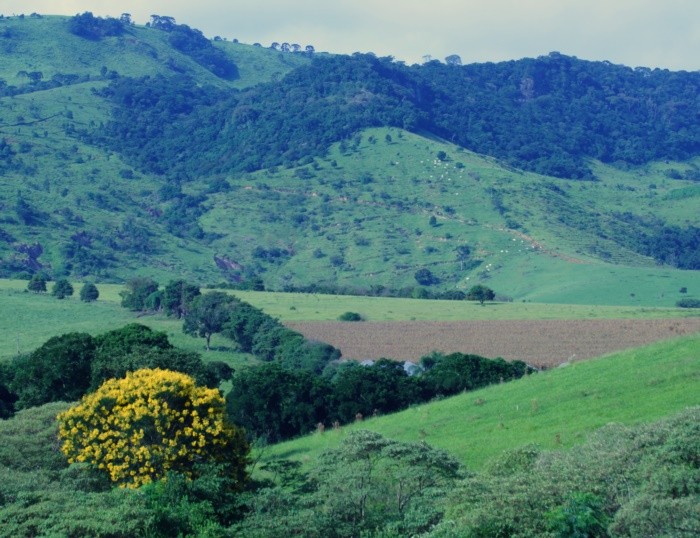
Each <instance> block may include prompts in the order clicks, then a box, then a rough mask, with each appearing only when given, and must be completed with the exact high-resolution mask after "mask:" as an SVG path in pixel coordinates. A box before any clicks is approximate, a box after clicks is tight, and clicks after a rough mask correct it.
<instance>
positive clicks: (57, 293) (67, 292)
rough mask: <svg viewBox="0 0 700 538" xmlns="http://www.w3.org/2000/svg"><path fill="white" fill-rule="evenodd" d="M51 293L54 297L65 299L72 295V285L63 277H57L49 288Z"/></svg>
mask: <svg viewBox="0 0 700 538" xmlns="http://www.w3.org/2000/svg"><path fill="white" fill-rule="evenodd" d="M51 295H53V296H54V297H56V299H65V298H66V297H70V296H71V295H73V286H72V284H71V283H70V282H68V280H66V279H65V278H59V279H58V280H57V281H56V282H55V283H54V285H53V288H52V289H51Z"/></svg>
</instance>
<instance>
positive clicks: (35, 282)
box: [27, 273, 46, 293]
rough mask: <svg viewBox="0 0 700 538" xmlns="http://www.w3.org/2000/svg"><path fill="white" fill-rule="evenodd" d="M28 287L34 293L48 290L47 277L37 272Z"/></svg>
mask: <svg viewBox="0 0 700 538" xmlns="http://www.w3.org/2000/svg"><path fill="white" fill-rule="evenodd" d="M27 289H28V290H29V291H33V292H34V293H44V292H46V277H45V276H44V275H42V274H41V273H36V274H35V275H34V276H33V277H32V279H31V280H30V281H29V283H28V284H27Z"/></svg>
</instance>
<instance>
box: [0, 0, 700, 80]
mask: <svg viewBox="0 0 700 538" xmlns="http://www.w3.org/2000/svg"><path fill="white" fill-rule="evenodd" d="M84 11H92V13H93V14H95V15H99V16H107V15H108V16H113V17H118V16H119V15H120V14H121V13H123V12H127V13H131V15H132V18H133V19H134V21H135V22H136V23H137V24H145V23H146V22H147V21H148V20H149V19H150V15H151V14H158V15H169V16H172V17H175V19H176V21H177V22H178V23H181V24H187V25H189V26H191V27H193V28H198V29H200V30H202V32H204V34H205V35H206V36H207V37H213V36H215V35H219V36H221V37H225V38H228V39H234V38H237V39H238V40H239V41H241V42H243V43H251V44H252V43H255V42H259V43H261V44H262V45H265V46H267V45H269V44H270V43H272V42H273V41H277V42H280V43H282V42H285V41H286V42H288V43H298V44H300V45H302V47H304V46H306V45H313V46H314V47H315V48H316V50H318V51H327V52H335V53H343V54H346V53H352V52H356V51H359V52H374V53H375V54H377V55H378V56H394V57H395V58H396V59H397V60H403V61H405V62H406V63H408V64H412V63H421V62H422V61H423V57H424V56H425V55H431V56H432V58H433V59H439V60H444V58H445V57H446V56H448V55H451V54H458V55H459V56H461V58H462V61H463V63H472V62H487V61H502V60H511V59H519V58H523V57H536V56H541V55H544V54H547V53H549V52H551V51H558V52H561V53H562V54H567V55H571V56H577V57H578V58H581V59H586V60H608V61H611V62H613V63H617V64H625V65H629V66H631V67H636V66H645V67H661V68H667V69H672V70H680V69H685V70H688V71H696V70H700V0H461V1H460V0H352V1H351V0H296V1H281V0H195V1H193V0H187V1H183V0H0V13H1V14H4V15H12V14H19V13H25V14H29V13H31V12H37V13H41V14H60V15H75V14H76V13H82V12H84Z"/></svg>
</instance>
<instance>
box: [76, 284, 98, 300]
mask: <svg viewBox="0 0 700 538" xmlns="http://www.w3.org/2000/svg"><path fill="white" fill-rule="evenodd" d="M99 296H100V291H99V290H98V289H97V286H95V285H94V284H93V283H92V282H87V283H85V284H84V285H83V287H82V288H80V300H81V301H84V302H86V303H91V302H93V301H97V299H98V298H99Z"/></svg>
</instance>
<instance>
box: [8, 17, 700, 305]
mask: <svg viewBox="0 0 700 538" xmlns="http://www.w3.org/2000/svg"><path fill="white" fill-rule="evenodd" d="M212 46H214V47H216V48H217V49H219V50H221V51H224V52H225V53H226V55H227V56H228V58H230V59H231V60H232V61H233V62H234V63H235V65H236V67H237V70H238V78H235V79H232V80H225V79H222V78H219V77H217V76H215V75H214V74H213V73H212V72H210V71H208V70H207V69H205V68H203V67H202V66H201V65H199V64H198V63H196V62H195V61H194V60H193V59H192V58H191V57H189V56H186V55H184V54H182V53H181V52H179V51H178V50H176V49H174V48H173V47H172V46H171V45H170V43H169V41H168V34H167V33H166V32H163V31H160V30H155V29H152V28H145V27H136V26H130V27H128V28H127V29H126V31H125V33H124V34H123V35H121V36H116V37H105V38H103V39H101V40H97V41H93V40H87V39H83V38H81V37H78V36H75V35H73V34H71V33H70V32H69V31H68V18H65V17H42V18H32V17H26V18H24V19H21V20H20V19H18V18H12V19H3V20H0V49H2V51H3V63H2V64H1V65H0V79H2V81H4V85H6V86H8V87H9V86H14V87H16V88H18V89H19V90H20V93H18V94H16V95H6V96H4V97H0V172H1V173H2V176H3V181H2V182H1V183H0V210H1V215H2V216H1V217H0V276H5V277H12V276H17V275H20V274H27V273H32V272H35V271H37V270H44V271H47V272H48V273H50V274H51V275H53V276H62V275H72V276H73V277H76V278H83V277H84V276H90V277H92V278H96V279H98V280H100V281H104V282H118V281H124V280H126V279H128V278H130V277H132V276H134V275H136V274H140V275H148V276H152V277H155V278H156V279H158V280H160V281H166V280H167V279H169V278H171V277H173V276H174V275H177V276H178V277H180V276H181V277H184V278H186V279H187V280H190V281H193V282H197V283H199V284H208V283H216V282H221V281H237V280H241V279H247V278H250V277H261V278H262V279H263V280H264V282H265V286H266V287H267V288H268V289H272V290H285V289H293V288H295V287H300V286H310V285H320V286H330V287H333V286H345V287H347V288H363V289H369V288H372V287H374V288H375V289H378V288H379V287H387V288H392V289H399V288H403V287H415V286H417V281H416V279H415V274H416V271H418V270H420V269H428V270H429V271H430V272H431V274H432V275H433V277H434V278H433V282H434V283H433V285H432V287H433V288H434V289H444V290H446V289H455V288H456V289H468V288H469V287H470V286H471V285H473V284H475V283H484V284H486V285H488V286H490V287H492V288H493V289H495V290H496V291H497V292H498V293H499V294H500V295H502V296H506V297H510V298H512V299H513V300H515V301H518V302H519V301H535V302H545V303H562V304H567V303H574V304H604V305H628V306H640V307H649V306H664V307H670V306H673V305H674V304H675V302H676V301H677V300H678V299H680V298H682V297H696V298H697V297H698V296H700V271H687V270H678V269H674V268H672V267H670V266H668V265H658V264H657V263H656V262H655V261H654V260H653V259H651V258H649V257H646V256H643V255H641V254H639V253H638V252H637V251H635V250H633V249H632V248H630V245H629V244H627V243H626V242H625V238H630V237H636V236H638V235H639V234H640V233H643V232H644V233H645V232H646V231H648V230H649V229H650V228H649V227H650V226H651V224H650V223H655V224H654V225H656V224H659V225H661V224H663V225H667V226H673V225H675V226H680V227H688V226H698V224H700V222H699V221H698V216H697V210H696V208H697V202H698V197H699V196H700V190H698V185H697V182H694V181H692V177H694V176H693V175H692V173H695V171H697V169H698V166H700V160H699V159H700V158H698V157H696V158H695V159H690V160H688V161H685V162H682V163H680V162H670V161H669V162H664V163H650V164H647V165H642V166H636V167H631V166H629V165H625V166H624V167H618V168H615V167H612V166H610V165H605V164H602V163H599V162H596V161H593V162H591V163H589V164H590V167H591V168H592V170H593V172H594V175H595V177H597V178H598V181H572V180H565V179H557V178H553V177H549V176H542V175H537V174H534V173H525V172H522V171H520V170H517V169H514V168H512V167H510V166H506V165H504V164H502V163H499V162H498V161H497V160H495V159H493V158H486V157H483V156H480V155H477V154H474V153H472V152H469V151H467V150H464V149H463V148H461V147H458V146H456V145H453V144H450V143H448V142H446V141H445V140H442V139H440V138H437V137H435V136H434V135H431V134H429V133H422V134H415V133H410V132H408V131H405V130H402V129H398V128H374V129H367V130H363V131H361V132H358V133H357V134H355V135H354V136H352V137H350V138H349V139H348V140H344V141H342V142H341V143H337V144H335V145H333V146H332V147H331V148H330V149H329V151H328V153H327V155H325V156H323V157H307V158H305V159H303V160H302V161H301V162H300V163H297V164H296V165H295V164H293V163H289V164H288V166H280V167H273V168H270V169H266V170H260V171H256V172H251V173H247V172H235V173H234V172H231V173H225V174H223V173H222V174H214V175H206V174H193V176H194V177H186V178H181V177H176V175H175V174H170V173H169V172H168V173H165V174H161V175H158V174H154V173H150V172H145V171H143V170H141V169H138V168H137V167H136V166H135V164H134V162H131V161H129V159H128V158H127V157H125V156H123V155H120V154H118V153H115V152H113V151H110V150H108V149H106V148H105V146H104V145H101V144H98V143H96V142H94V140H93V139H91V138H90V137H89V136H88V134H90V133H95V132H97V131H98V130H100V127H101V126H102V125H105V124H107V123H108V122H109V121H110V119H111V118H112V115H111V114H112V105H111V104H110V103H109V101H107V100H106V98H105V97H104V96H102V94H101V93H100V92H101V91H103V90H104V89H105V88H106V87H107V85H108V84H109V83H110V80H111V79H113V78H114V77H118V76H122V77H126V76H129V77H143V76H146V75H148V76H151V77H156V76H159V75H163V76H165V77H170V76H173V75H175V74H177V75H178V76H179V77H182V76H187V77H190V78H191V79H192V80H194V81H196V83H197V87H199V88H203V87H206V86H212V87H215V88H217V89H218V91H221V92H223V93H222V94H221V95H228V94H231V93H232V92H233V93H235V92H236V91H238V90H243V89H245V88H250V87H253V86H256V85H258V84H261V83H266V82H271V81H278V80H281V79H283V78H284V77H285V75H286V74H288V73H290V72H292V71H293V70H294V69H295V68H296V67H299V66H302V65H305V64H308V63H309V62H310V59H309V58H308V56H306V55H305V54H290V53H281V52H278V51H273V50H270V49H263V48H261V47H255V46H251V45H243V44H238V43H231V42H224V41H216V42H212ZM36 72H39V73H41V81H43V82H46V81H50V80H52V79H53V78H55V77H57V76H58V77H59V78H60V77H61V76H66V75H70V76H75V77H77V78H76V79H75V80H73V82H71V83H66V84H64V85H62V86H59V87H55V88H51V89H44V87H43V86H41V83H32V82H31V81H30V80H29V77H28V75H27V73H36ZM23 73H24V74H23ZM62 80H63V79H62ZM179 80H182V78H180V79H179ZM250 99H253V98H250ZM289 99H294V100H299V99H301V96H300V95H299V94H297V93H295V94H294V95H290V96H289ZM253 101H254V99H253ZM253 104H254V103H251V106H252V105H253ZM253 108H254V107H253ZM251 110H252V109H251ZM220 112H221V113H220V116H222V117H224V118H225V117H226V114H227V112H226V111H220ZM243 112H244V111H243ZM243 112H241V111H240V110H238V111H237V112H236V114H237V116H240V115H241V114H243ZM243 115H245V114H243ZM175 119H177V118H174V119H173V121H174V120H175ZM88 140H92V141H90V142H89V141H88ZM276 142H280V141H276ZM623 168H624V169H623ZM679 178H680V179H679ZM683 178H684V179H683ZM465 248H468V252H469V254H468V255H467V254H465V252H466V250H464V249H465ZM458 249H462V250H461V253H460V251H459V250H458ZM681 289H684V290H685V292H684V293H681V292H680V290H681Z"/></svg>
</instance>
